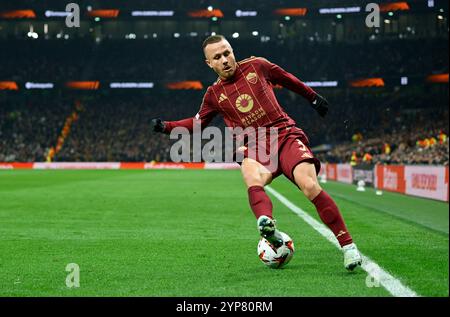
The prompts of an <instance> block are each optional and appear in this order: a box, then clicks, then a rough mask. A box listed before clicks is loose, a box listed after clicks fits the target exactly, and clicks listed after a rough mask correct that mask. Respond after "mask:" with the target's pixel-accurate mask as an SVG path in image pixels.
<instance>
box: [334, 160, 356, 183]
mask: <svg viewBox="0 0 450 317" xmlns="http://www.w3.org/2000/svg"><path fill="white" fill-rule="evenodd" d="M336 170H337V181H338V182H342V183H347V184H351V183H352V182H353V175H352V166H351V165H350V164H337V168H336Z"/></svg>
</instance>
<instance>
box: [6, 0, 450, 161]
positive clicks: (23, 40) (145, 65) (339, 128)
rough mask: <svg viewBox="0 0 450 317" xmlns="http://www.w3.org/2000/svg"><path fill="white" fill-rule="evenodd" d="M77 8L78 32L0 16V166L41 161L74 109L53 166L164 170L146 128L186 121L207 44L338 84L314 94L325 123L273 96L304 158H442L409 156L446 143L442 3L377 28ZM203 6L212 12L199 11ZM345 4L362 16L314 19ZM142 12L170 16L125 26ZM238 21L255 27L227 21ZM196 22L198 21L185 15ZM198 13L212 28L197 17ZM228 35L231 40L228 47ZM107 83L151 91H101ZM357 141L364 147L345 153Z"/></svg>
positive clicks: (117, 6) (40, 18)
mask: <svg viewBox="0 0 450 317" xmlns="http://www.w3.org/2000/svg"><path fill="white" fill-rule="evenodd" d="M77 3H78V4H79V5H80V9H81V25H80V28H68V27H66V26H65V18H64V17H51V16H49V15H50V14H49V13H48V12H52V13H53V14H55V12H61V11H64V10H65V5H66V3H63V2H61V1H14V2H8V3H5V2H3V3H2V5H1V10H2V11H3V18H0V41H1V43H2V45H1V47H2V49H1V50H0V60H1V63H0V67H1V68H0V74H1V75H0V77H1V78H0V80H1V81H12V82H14V83H16V84H17V87H16V88H17V89H15V90H2V91H1V94H0V98H1V104H2V107H1V108H0V111H1V113H0V120H1V121H0V123H1V124H0V126H1V128H0V133H1V142H0V146H1V148H0V149H1V150H0V161H19V162H31V161H45V160H46V158H47V155H48V151H49V149H50V148H51V147H56V145H57V143H58V141H57V140H58V137H59V136H60V135H61V133H62V129H63V127H64V123H65V120H66V119H67V117H69V116H70V114H71V113H72V111H73V110H75V102H76V101H77V100H78V101H80V102H81V103H82V105H83V108H84V110H83V111H82V112H81V113H80V116H79V120H78V121H77V122H76V123H74V124H73V125H71V127H70V129H69V131H68V133H67V137H65V140H64V143H63V146H62V147H61V149H60V151H58V152H57V153H56V154H55V155H54V157H53V159H52V160H53V161H151V160H158V161H167V160H170V157H169V153H168V147H169V141H168V138H167V137H164V136H152V135H150V134H149V130H148V123H149V120H150V119H151V118H153V117H156V116H161V117H162V118H163V119H166V120H174V119H181V118H184V117H188V116H193V115H194V114H195V113H196V112H197V110H198V107H199V105H200V102H201V99H202V95H203V92H204V91H205V89H206V87H207V86H208V85H210V84H211V83H212V82H213V81H214V80H215V79H216V76H215V74H214V73H213V72H212V71H211V69H209V68H208V67H207V66H206V65H205V63H204V60H203V55H202V51H201V43H202V41H203V39H204V38H205V37H206V36H208V35H210V34H211V33H212V32H216V33H218V34H223V35H225V36H226V37H228V38H229V40H230V42H231V44H232V46H233V47H234V49H235V54H236V57H237V59H244V58H247V57H249V56H252V55H253V56H263V57H266V58H267V59H269V60H271V61H272V62H274V63H277V64H279V65H281V66H282V67H284V68H285V69H287V70H288V71H290V72H292V73H294V74H295V75H297V76H298V77H299V78H300V79H302V80H303V81H307V82H311V81H315V82H316V81H319V82H326V81H332V82H335V81H337V87H328V88H324V87H316V88H315V89H316V90H318V91H319V92H320V93H322V94H323V95H325V96H326V97H327V98H328V99H329V101H330V102H331V105H332V106H331V111H330V114H329V116H328V117H327V118H326V119H325V120H321V119H319V118H318V117H317V116H316V114H315V113H314V112H313V111H312V110H311V109H310V108H309V107H308V106H307V103H305V101H304V100H302V98H301V97H300V96H296V95H295V94H293V93H289V92H288V91H286V90H285V89H280V90H279V91H278V93H277V94H278V96H279V98H280V101H281V103H282V105H283V106H284V107H285V109H286V110H287V111H288V113H290V114H291V115H292V117H293V118H294V119H295V120H296V121H297V123H298V124H299V126H301V127H302V128H304V130H305V131H306V132H307V133H308V134H309V136H310V139H311V140H310V141H311V143H312V145H313V146H319V145H329V146H331V147H333V148H334V149H335V150H334V151H330V152H328V154H323V156H322V158H323V159H325V160H328V161H332V162H346V163H348V162H349V161H350V157H351V152H352V150H356V151H357V152H358V153H357V154H358V155H359V157H360V159H361V158H362V156H363V155H364V154H365V153H366V152H369V153H371V154H372V155H373V156H374V159H373V160H374V161H375V162H378V161H380V162H387V163H424V164H448V150H446V148H447V146H442V147H440V146H436V147H435V148H433V149H430V150H429V151H427V153H420V155H414V157H412V156H413V155H412V154H411V153H412V152H414V151H415V149H416V142H417V141H418V140H423V139H425V138H431V137H435V138H436V139H437V138H438V136H439V133H440V132H441V130H442V132H444V133H445V134H448V128H447V126H448V109H447V105H448V45H447V44H448V42H447V41H448V20H447V7H448V4H447V2H446V1H438V0H436V1H434V2H433V3H434V6H433V7H428V2H427V1H425V0H423V1H422V0H419V1H408V2H407V3H408V8H409V9H408V10H397V9H396V8H397V7H398V6H397V7H396V6H395V4H398V3H399V2H394V3H391V2H386V3H384V5H385V7H382V10H384V11H383V12H382V13H381V26H380V28H368V27H366V25H365V17H366V15H367V14H368V13H366V12H365V5H364V4H365V3H368V2H367V1H363V2H361V1H296V2H295V1H294V2H292V1H272V2H271V1H227V2H219V1H150V2H147V1H129V2H127V3H126V4H124V3H123V1H107V2H105V1H78V2H77ZM400 3H401V2H400ZM389 5H390V6H391V7H389ZM208 6H212V7H213V8H214V9H215V10H221V11H220V13H216V11H207V8H208ZM355 6H359V7H360V8H361V12H360V13H353V14H352V13H342V14H320V13H319V10H320V9H321V8H322V9H323V8H351V7H355ZM293 7H299V8H307V9H308V10H307V13H306V15H304V16H288V15H285V14H286V13H281V14H279V15H278V14H276V13H274V12H276V10H277V9H281V8H293ZM89 8H90V9H91V10H97V9H108V10H110V11H108V12H103V11H98V13H96V14H98V15H100V16H101V15H106V16H111V17H106V18H99V17H96V16H95V14H94V15H93V16H87V13H88V12H89V11H88V9H89ZM383 8H385V9H383ZM399 8H402V7H401V6H400V7H399ZM19 9H28V10H33V11H32V12H33V13H32V14H35V17H33V18H26V17H24V18H19V17H17V18H10V19H8V18H5V16H7V15H5V12H11V11H12V10H19ZM111 10H112V11H111ZM114 10H117V11H114ZM151 10H154V11H157V12H160V11H173V16H172V17H171V16H161V17H158V16H156V17H152V16H150V17H149V16H132V12H133V11H140V12H142V11H151ZM198 10H204V11H203V12H201V11H198ZM239 10H240V11H242V12H248V13H247V15H251V14H253V15H254V14H255V13H254V12H256V14H257V15H256V16H248V17H245V16H244V17H242V16H241V17H237V16H236V15H237V14H236V12H239ZM391 10H392V11H391ZM194 11H197V13H198V12H200V13H199V14H200V16H201V15H202V14H203V15H204V16H206V17H203V18H202V17H197V18H194V17H190V16H189V14H190V13H191V14H192V12H194ZM46 12H47V13H46ZM111 12H113V13H111ZM205 12H206V13H205ZM208 12H209V13H210V15H214V14H217V15H218V16H220V15H223V17H219V18H217V19H216V18H214V17H207V16H208ZM252 12H253V13H252ZM294 12H295V11H294ZM47 15H48V16H49V17H47ZM115 15H117V16H115ZM141 15H142V13H141ZM166 15H167V14H166ZM241 15H243V14H242V13H241ZM10 16H11V15H10ZM19 16H20V14H19ZM25 16H26V14H25ZM12 17H14V15H12ZM214 20H216V21H214ZM254 32H257V33H254ZM33 33H35V34H36V37H37V38H36V39H35V38H34V37H33V36H35V35H34V34H33ZM235 33H239V37H238V38H233V34H235ZM254 34H257V35H254ZM441 74H447V77H445V75H443V76H444V82H443V83H441V82H439V83H434V82H432V80H430V76H432V75H441ZM367 78H382V79H383V81H384V84H383V86H382V87H376V86H375V87H362V88H355V87H352V83H354V81H357V80H363V79H367ZM402 78H404V79H403V82H402ZM70 81H93V82H98V87H97V86H95V90H82V89H70V88H68V87H67V83H68V82H70ZM183 81H199V82H200V84H201V85H202V87H203V88H200V89H199V90H194V89H182V90H173V89H172V90H171V89H170V88H168V85H169V84H170V83H175V82H183ZM27 82H28V83H30V82H31V83H52V84H53V88H52V89H48V90H44V89H27V88H26V87H27V86H26V83H27ZM111 82H151V83H153V85H154V86H153V88H142V89H111V88H109V85H110V83H111ZM402 83H403V84H402ZM366 85H368V86H370V83H363V86H366ZM3 88H6V87H3ZM85 88H86V87H85ZM87 88H89V87H87ZM90 88H92V87H90ZM215 123H216V124H218V125H220V124H222V123H221V120H217V121H216V122H215ZM357 133H361V134H362V136H363V137H364V142H362V143H360V144H358V145H355V144H350V145H348V146H345V145H343V144H345V143H348V142H351V140H352V136H353V135H354V134H357ZM374 138H376V139H377V141H376V142H374V141H373V140H374ZM384 142H387V143H389V144H390V146H391V152H392V155H390V156H389V157H386V156H382V150H383V149H382V146H383V144H384ZM374 143H375V144H374ZM338 145H341V146H338Z"/></svg>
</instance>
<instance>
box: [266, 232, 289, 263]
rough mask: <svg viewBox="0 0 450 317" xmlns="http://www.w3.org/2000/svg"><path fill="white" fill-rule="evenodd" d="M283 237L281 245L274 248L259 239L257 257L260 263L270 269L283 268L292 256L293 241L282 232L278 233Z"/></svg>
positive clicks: (267, 242)
mask: <svg viewBox="0 0 450 317" xmlns="http://www.w3.org/2000/svg"><path fill="white" fill-rule="evenodd" d="M280 234H281V236H282V237H283V245H282V246H280V247H278V248H275V246H274V245H272V244H271V243H270V242H269V241H267V240H266V239H264V238H261V239H260V240H259V242H258V256H259V259H260V260H261V262H262V263H264V264H265V265H266V266H268V267H270V268H272V269H279V268H282V267H284V266H285V265H286V264H288V263H289V261H290V260H291V259H292V257H293V256H294V252H295V249H294V241H292V239H291V238H290V237H289V236H288V235H287V234H286V233H284V232H280Z"/></svg>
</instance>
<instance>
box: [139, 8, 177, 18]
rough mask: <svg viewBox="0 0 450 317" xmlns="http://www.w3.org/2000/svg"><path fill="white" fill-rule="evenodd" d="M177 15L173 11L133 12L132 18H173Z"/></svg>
mask: <svg viewBox="0 0 450 317" xmlns="http://www.w3.org/2000/svg"><path fill="white" fill-rule="evenodd" d="M174 14H175V12H174V11H172V10H164V11H154V10H150V11H131V16H133V17H171V16H173V15H174Z"/></svg>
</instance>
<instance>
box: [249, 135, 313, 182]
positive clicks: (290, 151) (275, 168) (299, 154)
mask: <svg viewBox="0 0 450 317" xmlns="http://www.w3.org/2000/svg"><path fill="white" fill-rule="evenodd" d="M278 134H279V135H278V144H277V148H278V150H277V151H275V155H274V157H272V158H271V160H270V161H262V160H260V159H259V156H257V157H256V160H257V161H258V162H259V163H260V164H262V165H263V166H264V167H266V168H267V169H268V170H269V171H270V172H271V173H272V179H275V178H276V177H278V176H280V175H281V174H283V175H285V176H286V177H287V178H288V179H289V180H291V181H292V182H293V183H295V181H294V174H293V172H294V168H295V167H296V166H297V165H298V164H300V163H303V162H310V163H312V164H314V166H315V168H316V174H317V175H318V174H319V172H320V161H319V160H318V159H317V158H315V157H314V155H313V153H312V151H311V149H310V147H309V140H308V138H307V136H306V134H305V133H304V132H303V130H302V129H300V128H297V127H290V128H286V129H283V130H280V131H279V132H278ZM267 146H270V145H269V143H267ZM245 157H249V156H248V151H246V155H245Z"/></svg>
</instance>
